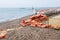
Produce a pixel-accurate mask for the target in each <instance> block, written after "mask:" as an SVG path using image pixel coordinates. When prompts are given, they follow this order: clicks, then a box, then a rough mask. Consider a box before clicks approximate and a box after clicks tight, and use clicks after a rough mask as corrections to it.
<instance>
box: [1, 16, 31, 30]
mask: <svg viewBox="0 0 60 40" xmlns="http://www.w3.org/2000/svg"><path fill="white" fill-rule="evenodd" d="M30 16H31V15H28V16H25V17H21V18H16V19H12V20H6V21H3V22H0V29H9V28H14V27H20V26H21V25H20V22H21V20H23V19H27V18H28V17H30Z"/></svg>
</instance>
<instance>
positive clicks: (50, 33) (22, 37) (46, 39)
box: [0, 16, 60, 40]
mask: <svg viewBox="0 0 60 40" xmlns="http://www.w3.org/2000/svg"><path fill="white" fill-rule="evenodd" d="M28 17H29V16H25V17H22V18H20V19H15V20H12V21H7V22H2V23H0V29H10V28H15V27H21V25H20V22H21V20H23V19H27V18H28ZM0 40H60V30H55V29H50V28H37V27H30V26H26V27H24V28H21V29H19V30H12V31H9V32H8V34H7V35H6V37H5V38H3V39H0Z"/></svg>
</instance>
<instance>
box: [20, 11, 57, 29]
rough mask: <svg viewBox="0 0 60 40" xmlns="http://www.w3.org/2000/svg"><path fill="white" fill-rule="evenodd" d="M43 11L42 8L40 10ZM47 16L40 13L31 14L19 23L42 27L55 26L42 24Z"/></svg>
mask: <svg viewBox="0 0 60 40" xmlns="http://www.w3.org/2000/svg"><path fill="white" fill-rule="evenodd" d="M42 11H44V10H42ZM47 20H48V17H47V16H46V15H44V14H42V13H40V14H37V15H33V16H31V17H29V19H27V20H26V21H25V20H22V22H21V23H20V24H21V25H22V26H27V25H29V26H33V27H42V28H56V27H54V26H52V25H49V24H43V23H42V22H43V21H47Z"/></svg>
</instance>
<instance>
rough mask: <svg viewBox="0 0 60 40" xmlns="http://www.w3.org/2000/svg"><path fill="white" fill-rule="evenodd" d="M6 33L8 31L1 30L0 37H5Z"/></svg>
mask: <svg viewBox="0 0 60 40" xmlns="http://www.w3.org/2000/svg"><path fill="white" fill-rule="evenodd" d="M6 34H7V32H6V31H0V39H2V38H5V36H6Z"/></svg>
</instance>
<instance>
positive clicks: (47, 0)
mask: <svg viewBox="0 0 60 40" xmlns="http://www.w3.org/2000/svg"><path fill="white" fill-rule="evenodd" d="M32 6H34V7H59V6H60V0H0V8H20V7H32Z"/></svg>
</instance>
